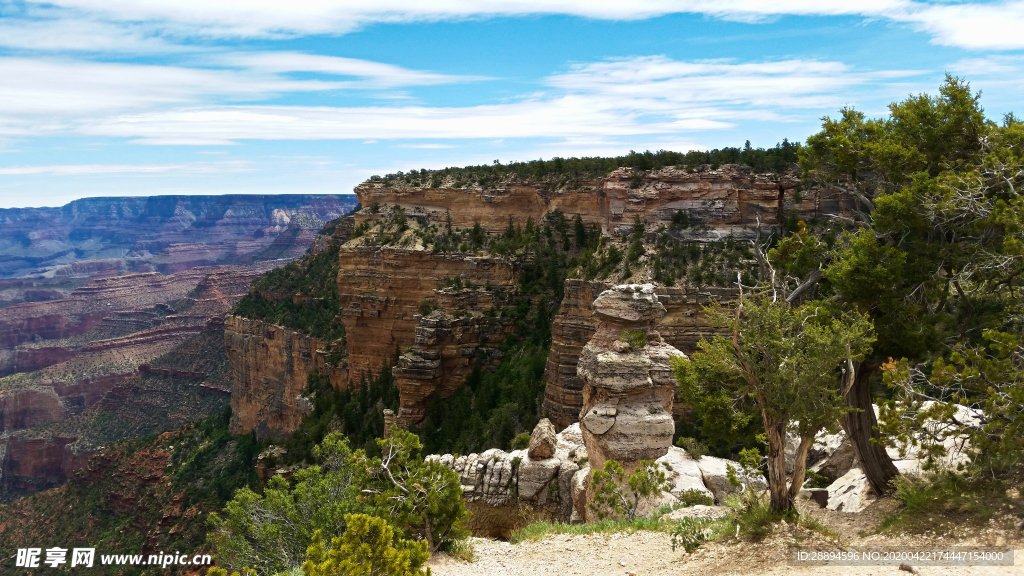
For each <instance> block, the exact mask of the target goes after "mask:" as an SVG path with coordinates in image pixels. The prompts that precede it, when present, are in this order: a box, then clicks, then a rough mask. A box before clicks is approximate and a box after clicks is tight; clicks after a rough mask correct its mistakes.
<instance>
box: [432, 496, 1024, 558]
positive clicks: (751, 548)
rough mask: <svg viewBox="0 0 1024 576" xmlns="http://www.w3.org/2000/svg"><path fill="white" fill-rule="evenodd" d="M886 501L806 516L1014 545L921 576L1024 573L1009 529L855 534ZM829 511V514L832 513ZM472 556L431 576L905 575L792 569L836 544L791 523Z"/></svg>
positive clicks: (906, 542)
mask: <svg viewBox="0 0 1024 576" xmlns="http://www.w3.org/2000/svg"><path fill="white" fill-rule="evenodd" d="M891 506H892V504H891V503H886V502H884V501H880V502H879V503H877V505H875V506H873V507H872V508H871V509H869V510H866V511H865V512H864V513H861V514H843V513H830V512H828V511H818V513H813V512H812V514H813V515H814V516H815V517H817V518H818V519H819V520H820V521H821V522H822V523H823V524H825V525H826V526H829V527H830V528H831V529H832V530H834V531H835V532H837V533H838V534H839V535H840V538H841V539H842V540H841V542H842V544H845V545H852V546H867V545H887V546H901V547H904V546H927V547H929V548H934V547H944V546H952V545H959V546H970V545H987V546H992V545H999V546H1004V545H1012V546H1013V547H1014V549H1015V551H1014V559H1015V565H1014V566H985V567H982V566H970V567H936V566H921V567H918V568H916V570H917V571H918V573H919V574H921V575H923V576H931V575H936V576H937V575H945V574H965V575H982V574H985V575H989V574H991V575H996V574H998V575H1019V576H1024V539H1022V538H1021V537H1020V535H1019V534H1018V533H1017V532H1015V531H1009V532H1007V531H1002V530H995V529H991V530H983V531H978V532H976V533H973V534H972V535H970V536H968V537H964V538H960V539H956V540H955V541H954V540H953V539H950V538H949V537H947V538H946V539H945V540H943V539H941V538H938V537H927V536H879V535H868V536H860V535H859V534H860V531H861V530H863V529H864V527H865V526H866V525H872V524H873V525H877V519H878V518H879V517H880V516H881V514H883V513H884V512H885V511H886V510H887V509H889V508H891ZM833 516H834V517H833ZM473 541H474V544H475V549H476V560H475V561H474V562H472V563H467V562H464V561H461V560H458V559H454V558H450V557H447V556H445V555H439V556H436V557H434V558H432V559H431V560H430V563H429V565H430V568H431V570H432V571H433V573H434V574H435V576H470V575H472V576H541V575H544V576H547V575H552V574H555V575H559V576H561V575H565V576H570V575H574V574H575V575H587V576H591V575H592V576H628V575H630V574H633V575H636V576H640V575H648V574H650V575H669V574H672V575H676V574H708V575H714V576H727V575H730V574H744V575H747V574H772V575H774V574H787V575H803V574H828V575H830V576H848V575H849V576H852V575H878V576H881V575H893V576H896V575H900V574H902V575H904V576H907V575H908V574H910V573H909V572H906V571H901V570H900V569H899V568H898V567H897V566H884V567H867V566H827V567H826V566H790V565H789V563H788V557H789V551H790V550H791V549H793V548H794V547H797V546H800V547H806V546H808V545H820V546H827V547H831V548H838V545H837V544H836V542H835V541H833V540H830V539H829V538H827V537H825V536H823V535H821V534H820V533H818V532H812V531H808V530H806V529H804V528H798V527H794V526H791V525H787V526H780V527H779V529H777V530H776V531H775V533H773V534H772V536H770V537H769V538H768V539H766V540H764V541H763V542H759V543H751V542H742V541H737V540H733V539H727V540H725V541H719V542H712V543H708V544H706V545H705V546H704V547H703V549H701V550H698V551H696V552H694V553H693V554H686V553H685V552H684V551H683V550H682V549H679V550H677V551H675V552H673V551H672V546H671V543H670V537H669V535H668V534H666V533H661V532H635V533H632V534H630V533H617V534H593V535H586V536H574V535H568V534H554V535H551V536H549V537H548V538H546V539H544V540H541V541H536V542H523V543H520V544H509V543H508V542H502V541H497V540H488V539H482V538H474V539H473Z"/></svg>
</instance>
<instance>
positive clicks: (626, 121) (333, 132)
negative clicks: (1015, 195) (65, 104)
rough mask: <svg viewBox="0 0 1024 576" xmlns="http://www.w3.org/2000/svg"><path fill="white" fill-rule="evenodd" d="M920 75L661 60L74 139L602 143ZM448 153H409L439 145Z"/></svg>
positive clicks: (155, 119) (833, 65) (97, 130)
mask: <svg viewBox="0 0 1024 576" xmlns="http://www.w3.org/2000/svg"><path fill="white" fill-rule="evenodd" d="M917 74H920V72H919V71H904V70H887V71H877V72H861V71H858V70H855V69H852V68H851V67H849V66H847V65H845V64H843V63H840V62H821V61H813V60H786V61H779V62H762V63H731V62H724V61H699V62H683V61H677V60H672V59H669V58H665V57H662V56H651V57H638V58H632V59H621V60H613V61H604V62H595V63H589V64H579V65H576V66H574V67H572V68H571V69H570V70H569V71H567V72H566V73H563V74H558V75H554V76H551V77H549V78H548V79H547V80H546V84H547V85H548V87H549V88H548V90H547V91H546V92H545V93H538V94H533V95H531V96H529V97H526V98H522V99H520V100H519V101H514V102H509V103H504V104H490V105H478V106H465V107H428V106H359V107H326V106H317V107H313V106H270V105H258V104H257V105H230V106H225V105H208V106H190V107H180V106H176V107H170V108H159V109H154V110H147V111H141V112H134V111H131V110H125V111H124V113H122V114H115V115H104V116H98V117H89V118H86V119H82V120H81V121H79V122H78V123H77V124H75V125H74V126H73V127H71V128H70V129H71V130H73V131H74V132H76V133H80V134H88V135H93V136H111V137H121V138H135V139H137V140H135V141H136V142H139V143H144V144H164V143H179V144H187V143H196V144H219V143H227V142H232V141H236V140H246V139H254V140H349V139H351V140H374V141H376V140H381V139H392V140H393V139H428V140H444V139H472V138H559V139H567V138H568V139H572V138H580V137H586V138H594V137H616V136H631V135H639V134H678V133H685V132H693V131H702V130H715V129H724V128H730V127H732V126H733V125H734V123H736V122H739V121H742V120H768V121H775V122H786V121H791V120H794V119H796V118H797V117H799V118H801V119H804V118H806V116H807V114H806V112H807V111H808V110H810V111H813V113H814V114H815V115H817V114H819V113H820V112H821V111H832V110H835V109H836V108H838V107H840V106H842V105H843V104H845V103H847V102H849V98H850V94H851V93H852V92H854V91H857V90H863V89H865V88H866V87H868V86H870V89H871V91H872V92H873V93H878V92H880V91H882V92H884V91H885V90H886V89H885V86H887V85H889V84H890V83H891V84H892V88H890V89H889V92H890V94H892V95H895V96H898V95H901V94H903V93H905V90H904V89H903V86H904V84H902V83H903V82H904V81H906V80H907V79H909V78H912V77H913V76H915V75H917ZM447 145H449V144H445V143H440V144H426V145H423V144H415V143H413V144H409V146H415V147H423V146H430V147H440V146H447Z"/></svg>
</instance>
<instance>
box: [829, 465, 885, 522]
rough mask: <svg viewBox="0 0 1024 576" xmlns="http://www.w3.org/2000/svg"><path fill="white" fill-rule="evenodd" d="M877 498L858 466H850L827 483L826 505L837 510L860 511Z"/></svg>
mask: <svg viewBox="0 0 1024 576" xmlns="http://www.w3.org/2000/svg"><path fill="white" fill-rule="evenodd" d="M877 499H878V497H877V496H876V495H875V493H874V492H872V490H871V485H870V484H868V478H867V476H865V475H864V472H863V471H861V469H860V468H851V469H850V471H848V472H847V473H846V474H843V475H842V476H841V477H840V478H839V479H838V480H836V481H835V482H833V483H832V484H831V485H829V487H828V505H827V506H826V507H827V508H828V509H829V510H835V511H837V512H860V511H861V510H863V509H865V508H867V507H868V505H869V504H871V503H872V502H874V501H875V500H877Z"/></svg>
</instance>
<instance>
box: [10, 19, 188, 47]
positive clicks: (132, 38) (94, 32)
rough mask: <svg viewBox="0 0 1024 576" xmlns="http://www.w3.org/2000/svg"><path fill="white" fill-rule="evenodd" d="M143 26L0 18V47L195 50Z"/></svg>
mask: <svg viewBox="0 0 1024 576" xmlns="http://www.w3.org/2000/svg"><path fill="white" fill-rule="evenodd" d="M158 32H159V31H158V30H156V29H151V28H148V27H145V26H138V25H132V26H125V25H120V24H115V23H111V22H100V21H96V20H88V19H72V18H45V19H28V18H10V17H7V18H0V46H2V47H5V48H13V49H16V50H25V51H40V52H67V51H73V52H96V53H112V54H156V53H169V52H186V51H195V50H197V49H196V48H195V47H187V46H184V45H182V44H179V43H176V42H169V41H167V40H166V39H164V38H162V37H160V35H159V33H158Z"/></svg>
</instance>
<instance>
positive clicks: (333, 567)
mask: <svg viewBox="0 0 1024 576" xmlns="http://www.w3.org/2000/svg"><path fill="white" fill-rule="evenodd" d="M345 523H346V524H347V525H348V530H346V531H345V534H344V535H343V536H341V537H340V538H333V539H332V540H331V543H330V547H328V546H326V542H325V540H324V537H323V533H322V532H320V531H317V532H316V534H314V536H313V544H312V545H311V546H310V547H309V550H308V559H307V560H306V562H305V564H303V565H302V571H303V572H304V573H305V574H306V576H429V574H430V569H429V568H424V567H423V565H424V564H425V563H426V561H427V559H428V558H429V557H430V554H429V553H428V552H427V545H426V543H424V542H411V541H409V540H406V539H403V538H401V537H398V538H396V537H395V534H394V530H393V529H392V528H391V526H389V525H388V523H387V522H386V521H384V520H381V519H380V518H375V517H373V516H367V515H365V514H348V515H346V516H345Z"/></svg>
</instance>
